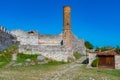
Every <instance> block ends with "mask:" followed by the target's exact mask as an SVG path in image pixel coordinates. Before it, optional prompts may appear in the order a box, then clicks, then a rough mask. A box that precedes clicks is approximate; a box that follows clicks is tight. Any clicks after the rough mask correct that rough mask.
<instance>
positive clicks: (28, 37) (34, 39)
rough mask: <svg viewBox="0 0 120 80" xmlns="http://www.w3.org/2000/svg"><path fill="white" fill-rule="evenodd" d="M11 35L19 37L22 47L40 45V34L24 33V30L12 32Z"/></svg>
mask: <svg viewBox="0 0 120 80" xmlns="http://www.w3.org/2000/svg"><path fill="white" fill-rule="evenodd" d="M11 34H12V35H14V36H16V37H17V40H18V41H20V45H38V33H37V32H35V31H31V32H24V31H22V30H14V31H11Z"/></svg>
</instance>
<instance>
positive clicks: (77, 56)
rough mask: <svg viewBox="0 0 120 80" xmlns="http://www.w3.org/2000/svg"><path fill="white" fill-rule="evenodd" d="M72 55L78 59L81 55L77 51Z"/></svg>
mask: <svg viewBox="0 0 120 80" xmlns="http://www.w3.org/2000/svg"><path fill="white" fill-rule="evenodd" d="M73 56H74V57H75V59H80V58H81V57H82V55H81V54H80V53H78V52H75V53H74V54H73Z"/></svg>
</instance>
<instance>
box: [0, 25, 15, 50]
mask: <svg viewBox="0 0 120 80" xmlns="http://www.w3.org/2000/svg"><path fill="white" fill-rule="evenodd" d="M15 39H16V38H15V37H14V36H12V35H11V34H10V33H9V32H8V31H7V30H6V29H5V28H4V27H2V26H0V51H3V50H5V49H6V48H8V47H9V46H10V45H13V44H16V43H17V42H16V41H15Z"/></svg>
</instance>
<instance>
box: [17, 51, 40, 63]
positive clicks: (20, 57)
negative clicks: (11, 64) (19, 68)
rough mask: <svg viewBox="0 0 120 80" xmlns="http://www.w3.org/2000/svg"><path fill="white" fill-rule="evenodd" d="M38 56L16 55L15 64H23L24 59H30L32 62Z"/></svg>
mask: <svg viewBox="0 0 120 80" xmlns="http://www.w3.org/2000/svg"><path fill="white" fill-rule="evenodd" d="M37 56H38V54H24V53H18V54H17V60H16V62H24V61H25V60H26V59H31V60H33V61H35V60H37Z"/></svg>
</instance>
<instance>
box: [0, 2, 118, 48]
mask: <svg viewBox="0 0 120 80" xmlns="http://www.w3.org/2000/svg"><path fill="white" fill-rule="evenodd" d="M66 5H69V6H71V27H72V31H73V33H74V34H75V35H76V36H77V37H78V38H79V39H81V38H83V39H84V40H85V41H89V42H91V43H92V44H93V45H94V46H95V47H101V46H113V47H115V46H117V45H119V46H120V1H119V0H0V25H2V26H4V27H5V28H6V29H7V30H8V31H11V30H16V29H21V30H24V31H30V30H37V31H39V33H40V34H59V33H61V32H62V29H63V6H66Z"/></svg>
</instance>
